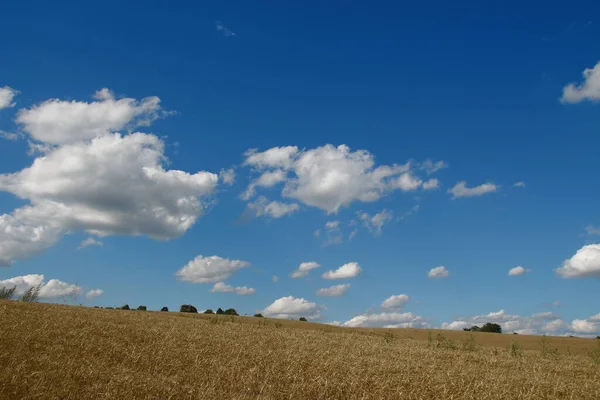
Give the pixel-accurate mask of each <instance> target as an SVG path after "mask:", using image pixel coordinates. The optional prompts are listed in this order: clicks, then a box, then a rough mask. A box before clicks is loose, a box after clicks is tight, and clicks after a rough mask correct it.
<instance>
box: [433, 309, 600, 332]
mask: <svg viewBox="0 0 600 400" xmlns="http://www.w3.org/2000/svg"><path fill="white" fill-rule="evenodd" d="M487 322H491V323H497V324H499V325H500V326H501V327H502V331H503V332H505V333H510V332H517V333H519V334H526V335H539V334H547V333H550V334H554V335H561V334H562V335H566V334H568V333H585V334H593V333H598V332H600V323H597V321H596V320H595V316H592V317H590V318H588V319H584V320H582V319H576V320H574V321H573V322H572V323H571V324H568V323H566V322H565V321H563V320H562V319H561V318H560V317H559V316H558V315H556V314H554V313H552V312H543V313H539V314H533V315H531V316H520V315H512V314H507V313H506V312H505V311H504V310H500V311H496V312H491V313H489V314H486V315H477V316H474V317H470V318H459V319H457V320H456V321H452V322H444V323H442V326H441V328H442V329H454V330H461V329H463V328H470V327H471V326H473V325H477V326H482V325H484V324H485V323H487Z"/></svg>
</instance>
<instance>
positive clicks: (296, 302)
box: [262, 296, 321, 319]
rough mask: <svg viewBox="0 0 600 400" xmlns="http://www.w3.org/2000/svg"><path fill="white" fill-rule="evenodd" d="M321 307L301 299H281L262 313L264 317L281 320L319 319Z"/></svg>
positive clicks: (290, 297)
mask: <svg viewBox="0 0 600 400" xmlns="http://www.w3.org/2000/svg"><path fill="white" fill-rule="evenodd" d="M320 309H321V307H320V306H319V305H317V304H316V303H313V302H310V301H308V300H305V299H303V298H296V297H293V296H287V297H282V298H280V299H277V300H275V301H274V302H273V303H272V304H271V305H269V306H268V307H267V308H265V309H264V310H263V312H262V314H264V315H265V316H266V317H272V318H282V319H298V318H300V317H305V318H308V319H319V318H320V317H321V310H320Z"/></svg>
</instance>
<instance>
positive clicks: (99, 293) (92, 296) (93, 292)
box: [85, 289, 104, 300]
mask: <svg viewBox="0 0 600 400" xmlns="http://www.w3.org/2000/svg"><path fill="white" fill-rule="evenodd" d="M103 294H104V290H102V289H92V290H88V292H87V293H86V294H85V297H87V299H88V300H92V299H95V298H96V297H99V296H102V295H103Z"/></svg>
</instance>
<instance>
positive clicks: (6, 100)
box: [0, 86, 19, 110]
mask: <svg viewBox="0 0 600 400" xmlns="http://www.w3.org/2000/svg"><path fill="white" fill-rule="evenodd" d="M18 93H19V92H18V91H17V90H15V89H13V88H11V87H8V86H4V87H0V110H2V109H3V108H9V107H14V105H15V103H14V102H13V99H14V97H15V96H16V95H17V94H18Z"/></svg>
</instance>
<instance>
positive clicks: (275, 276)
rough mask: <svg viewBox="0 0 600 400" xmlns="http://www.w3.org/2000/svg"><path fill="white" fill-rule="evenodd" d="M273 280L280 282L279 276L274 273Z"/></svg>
mask: <svg viewBox="0 0 600 400" xmlns="http://www.w3.org/2000/svg"><path fill="white" fill-rule="evenodd" d="M271 280H272V281H273V282H275V283H277V282H279V277H278V276H277V275H273V277H272V278H271Z"/></svg>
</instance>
